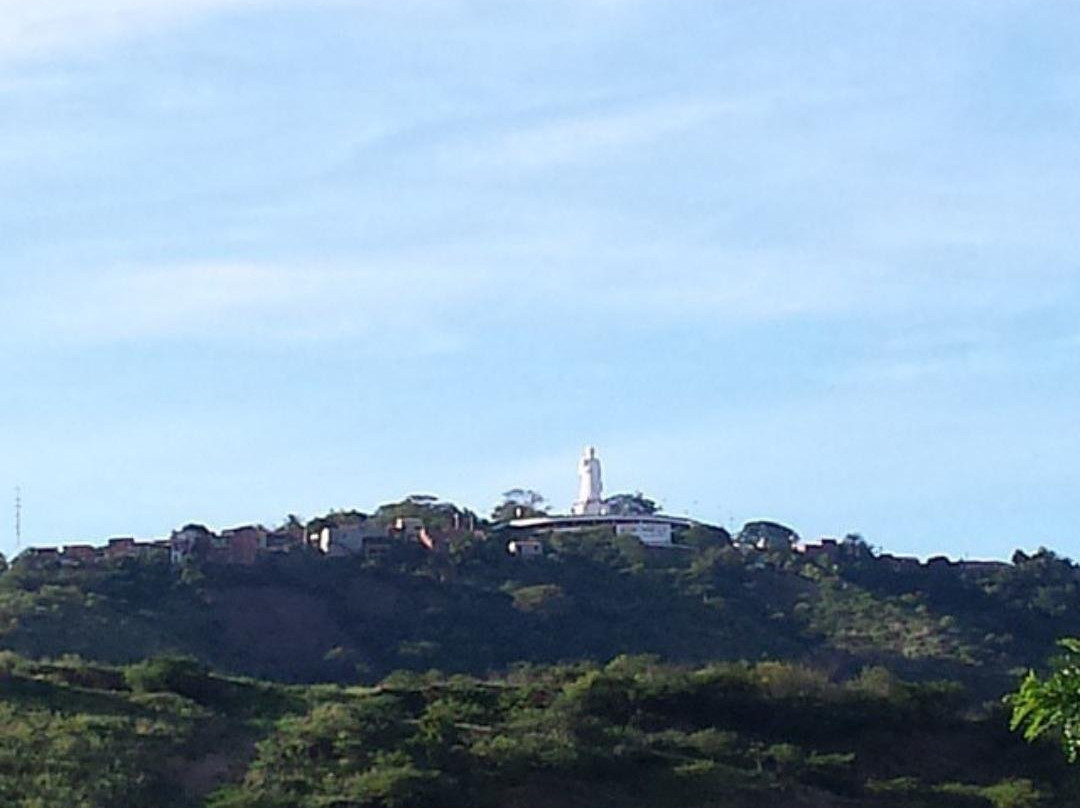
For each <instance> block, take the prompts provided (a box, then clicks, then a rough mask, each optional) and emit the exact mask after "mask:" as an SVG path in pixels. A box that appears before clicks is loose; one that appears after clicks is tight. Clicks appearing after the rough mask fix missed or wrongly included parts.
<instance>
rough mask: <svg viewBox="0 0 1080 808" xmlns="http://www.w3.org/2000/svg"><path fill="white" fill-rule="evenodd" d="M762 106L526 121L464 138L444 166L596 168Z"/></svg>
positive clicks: (693, 106)
mask: <svg viewBox="0 0 1080 808" xmlns="http://www.w3.org/2000/svg"><path fill="white" fill-rule="evenodd" d="M760 108H761V103H760V102H746V103H734V102H732V103H721V102H715V101H700V100H693V99H661V100H656V101H653V102H645V103H636V104H634V105H632V106H625V107H615V108H610V109H606V110H605V109H596V110H590V111H588V112H578V113H572V114H567V113H563V114H561V115H559V114H554V115H552V114H551V113H550V112H549V113H548V114H546V115H544V116H543V117H542V118H541V119H540V120H537V121H531V122H530V121H528V120H520V121H518V122H517V123H514V124H511V125H509V126H506V127H504V128H502V129H499V130H496V131H494V132H489V133H485V134H484V135H482V136H481V137H480V138H478V139H473V138H468V137H467V138H463V139H461V140H459V141H457V142H454V143H451V144H449V145H447V146H446V147H445V148H444V149H443V153H442V160H441V162H442V163H443V164H444V166H445V167H447V168H449V169H451V170H453V171H462V170H463V171H466V172H473V171H475V170H476V169H477V168H481V167H483V168H488V169H492V170H497V171H520V172H529V171H537V170H542V169H547V168H552V167H556V166H564V165H571V164H574V163H586V162H587V163H589V164H591V165H595V164H597V163H598V162H603V161H605V160H608V159H612V158H618V157H620V156H623V155H624V154H625V153H626V152H627V151H629V150H632V149H635V148H641V147H646V146H649V145H651V144H654V143H656V142H658V141H661V140H663V139H666V138H671V137H673V136H676V135H678V134H679V133H682V132H686V131H690V130H693V129H696V128H698V127H701V126H704V125H707V124H708V123H709V122H710V121H713V120H715V119H717V118H719V117H721V116H724V115H733V114H739V115H743V114H746V113H747V112H751V111H754V110H758V109H760Z"/></svg>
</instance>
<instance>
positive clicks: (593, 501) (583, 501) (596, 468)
mask: <svg viewBox="0 0 1080 808" xmlns="http://www.w3.org/2000/svg"><path fill="white" fill-rule="evenodd" d="M578 477H579V478H580V485H579V486H578V499H577V502H575V503H574V505H573V507H572V508H571V509H570V513H572V514H574V515H575V516H598V515H600V514H603V513H604V499H603V493H604V482H603V480H601V478H600V458H599V457H597V456H596V449H594V448H593V447H592V446H586V447H585V454H584V455H582V457H581V463H580V464H579V465H578Z"/></svg>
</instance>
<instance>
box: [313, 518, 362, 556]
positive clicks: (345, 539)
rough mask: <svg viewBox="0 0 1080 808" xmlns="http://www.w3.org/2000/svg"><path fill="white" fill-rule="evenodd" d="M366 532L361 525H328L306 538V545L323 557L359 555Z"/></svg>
mask: <svg viewBox="0 0 1080 808" xmlns="http://www.w3.org/2000/svg"><path fill="white" fill-rule="evenodd" d="M365 534H366V531H365V529H364V525H363V524H358V525H329V526H327V527H323V528H322V529H321V530H318V531H316V532H314V533H312V534H310V535H309V536H308V544H310V545H311V546H312V547H313V548H314V549H316V550H318V551H319V552H320V553H322V554H323V555H325V556H331V557H341V556H349V555H360V554H361V553H362V552H363V551H364V541H365V538H366V535H365Z"/></svg>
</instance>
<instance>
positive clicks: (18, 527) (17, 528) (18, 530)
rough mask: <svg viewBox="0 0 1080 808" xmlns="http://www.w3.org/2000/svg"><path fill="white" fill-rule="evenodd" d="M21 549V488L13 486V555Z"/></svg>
mask: <svg viewBox="0 0 1080 808" xmlns="http://www.w3.org/2000/svg"><path fill="white" fill-rule="evenodd" d="M21 549H22V489H21V488H19V487H18V486H16V487H15V555H18V554H19V551H20V550H21Z"/></svg>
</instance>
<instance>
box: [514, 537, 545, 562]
mask: <svg viewBox="0 0 1080 808" xmlns="http://www.w3.org/2000/svg"><path fill="white" fill-rule="evenodd" d="M506 551H507V552H508V553H510V555H512V556H515V557H517V558H520V559H522V560H523V561H528V560H529V559H533V558H540V557H541V556H543V555H544V545H543V544H542V543H541V542H540V541H539V540H538V539H514V540H513V541H511V542H510V543H509V544H507V545H506Z"/></svg>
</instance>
